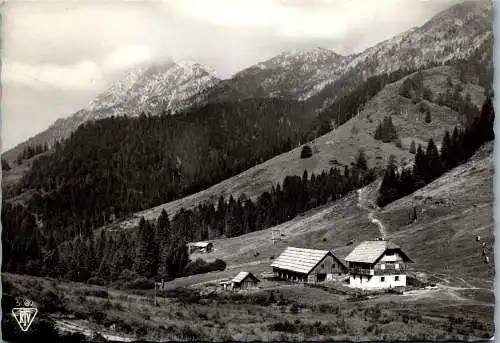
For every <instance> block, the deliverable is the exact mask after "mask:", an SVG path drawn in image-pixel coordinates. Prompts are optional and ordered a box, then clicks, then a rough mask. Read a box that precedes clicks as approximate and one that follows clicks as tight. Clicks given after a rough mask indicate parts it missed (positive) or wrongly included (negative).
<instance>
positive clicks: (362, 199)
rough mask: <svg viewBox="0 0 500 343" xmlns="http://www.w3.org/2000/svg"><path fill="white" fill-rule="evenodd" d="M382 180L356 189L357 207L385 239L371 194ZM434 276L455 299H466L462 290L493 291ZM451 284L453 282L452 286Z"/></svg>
mask: <svg viewBox="0 0 500 343" xmlns="http://www.w3.org/2000/svg"><path fill="white" fill-rule="evenodd" d="M381 183H382V181H381V180H380V181H378V182H377V183H375V184H371V185H368V186H365V187H363V188H360V189H358V191H357V192H358V207H360V208H361V209H363V210H365V211H368V219H369V220H370V222H372V223H373V224H375V225H377V227H378V228H379V232H380V235H381V238H382V239H387V238H388V234H387V229H386V227H385V225H384V223H382V221H381V220H380V219H378V218H376V214H377V213H378V212H379V211H380V207H378V206H377V205H376V203H375V202H374V200H373V198H372V196H373V194H374V191H375V190H377V189H379V187H380V184H381ZM432 275H433V276H435V277H436V278H438V279H440V280H441V281H442V282H439V283H437V286H438V288H439V290H440V292H444V293H447V294H448V296H450V297H452V298H454V299H455V300H462V301H465V300H468V299H466V298H463V297H461V296H460V295H459V294H458V292H460V291H464V290H487V291H493V290H492V289H490V288H484V287H476V286H474V285H472V284H471V283H469V282H467V281H466V280H465V279H464V278H462V277H456V278H455V279H456V280H453V281H455V282H452V281H451V280H449V279H448V278H447V277H446V276H445V275H443V276H445V277H443V276H439V275H440V274H432ZM452 284H454V285H453V286H452ZM433 293H434V292H433V290H430V289H425V290H418V291H415V292H410V293H409V294H408V296H410V297H414V298H415V299H418V298H421V297H425V296H429V295H432V294H433Z"/></svg>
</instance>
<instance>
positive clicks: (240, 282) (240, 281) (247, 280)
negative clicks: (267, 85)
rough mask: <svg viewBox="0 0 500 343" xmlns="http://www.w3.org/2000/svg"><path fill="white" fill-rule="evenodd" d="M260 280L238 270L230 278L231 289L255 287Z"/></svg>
mask: <svg viewBox="0 0 500 343" xmlns="http://www.w3.org/2000/svg"><path fill="white" fill-rule="evenodd" d="M259 282H260V280H259V279H258V278H257V277H256V276H255V275H253V274H252V273H249V272H240V273H238V275H236V276H235V278H234V279H232V280H231V287H232V288H233V289H250V288H256V287H257V285H258V283H259Z"/></svg>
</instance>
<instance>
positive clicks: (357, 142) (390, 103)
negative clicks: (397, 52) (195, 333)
mask: <svg viewBox="0 0 500 343" xmlns="http://www.w3.org/2000/svg"><path fill="white" fill-rule="evenodd" d="M413 76H414V74H413V75H410V76H408V77H405V78H403V79H401V80H399V81H397V82H394V83H392V84H388V85H387V86H386V87H385V88H384V89H383V90H382V91H381V92H379V93H378V94H377V95H376V96H375V97H373V98H372V99H371V100H370V101H368V103H367V104H366V105H365V106H364V109H363V110H362V111H361V112H360V113H359V115H357V116H356V117H354V118H352V119H351V120H349V121H348V122H346V123H345V124H343V125H342V126H340V127H338V128H337V129H336V130H334V131H332V132H330V133H328V134H326V135H323V136H321V137H319V138H318V139H316V140H315V142H314V144H313V150H314V151H315V153H314V154H313V156H312V157H311V158H308V159H301V158H300V152H301V150H302V147H303V146H302V145H301V146H299V147H297V148H295V149H293V150H291V151H289V152H286V153H283V154H281V155H278V156H276V157H274V158H272V159H270V160H268V161H266V162H264V163H262V164H258V165H256V166H254V167H252V168H250V169H248V170H246V171H244V172H242V173H240V174H238V175H236V176H234V177H232V178H229V179H227V180H225V181H223V182H221V183H219V184H216V185H214V186H212V187H210V188H208V189H206V190H204V191H201V192H198V193H196V194H193V195H190V196H188V197H186V198H182V199H179V200H176V201H173V202H170V203H168V204H165V205H161V206H158V207H155V208H152V209H149V210H145V211H141V212H139V213H136V214H135V215H132V216H131V217H130V218H128V219H126V220H124V221H123V222H120V223H117V224H115V225H113V226H114V227H116V226H117V225H118V226H119V227H123V228H126V227H127V228H128V227H133V226H135V225H137V223H138V220H139V218H140V216H145V218H147V219H154V218H157V217H158V216H159V214H160V213H161V211H162V209H165V210H166V211H167V212H168V213H169V215H173V214H175V213H176V212H177V211H178V210H179V209H180V208H181V207H184V208H191V207H192V206H195V205H197V204H198V203H200V202H205V201H208V202H213V203H215V202H216V201H217V199H218V198H219V196H221V195H222V196H224V197H229V195H233V197H235V198H237V197H239V196H240V195H241V194H243V193H244V194H246V195H247V196H250V197H254V196H258V195H259V194H261V193H262V192H264V191H266V190H269V189H270V188H271V187H272V186H273V185H275V184H276V183H277V182H282V181H283V178H284V177H285V176H286V175H302V173H303V172H304V170H307V171H308V172H309V173H321V172H322V171H323V170H329V169H330V168H331V167H335V166H337V167H339V166H340V167H342V166H345V165H349V164H350V163H352V162H353V161H354V158H355V156H356V154H357V153H358V151H359V149H363V150H364V152H365V154H366V157H367V159H368V163H369V165H370V166H374V167H377V168H379V169H382V168H384V167H385V164H386V161H387V159H388V157H389V156H390V155H394V156H395V157H396V160H397V162H398V163H399V164H400V165H401V166H403V165H405V164H406V163H408V162H411V161H412V160H413V155H412V154H411V153H409V151H408V150H409V146H410V144H411V142H412V141H415V142H416V143H417V145H418V143H421V144H426V143H427V140H428V139H429V138H433V139H434V140H435V141H436V142H437V143H440V141H441V139H442V137H443V135H444V133H445V130H450V131H451V130H453V127H454V126H455V125H457V124H459V123H460V120H461V117H460V116H459V115H458V113H457V112H456V111H454V110H452V109H451V108H449V107H446V106H441V105H439V104H437V103H435V102H430V101H427V100H422V101H419V102H417V103H413V102H412V101H411V100H410V99H407V98H404V97H402V96H400V95H399V90H400V88H401V86H402V84H403V83H404V82H405V80H407V79H408V78H410V77H413ZM422 77H423V84H424V86H425V87H428V88H429V89H431V91H432V93H433V94H434V95H436V96H435V98H436V99H437V95H438V94H439V93H443V92H446V91H447V90H448V89H449V88H450V86H449V84H448V79H449V80H450V81H451V82H452V84H453V85H454V86H452V87H455V86H456V85H458V84H461V81H460V78H459V77H460V71H459V69H458V68H457V67H452V66H444V67H436V68H431V69H429V70H426V71H424V72H423V73H422ZM483 92H484V90H483V89H482V87H480V86H477V85H473V84H470V83H466V84H465V85H464V86H463V90H462V93H463V96H464V97H465V93H469V94H470V95H471V99H472V100H471V101H472V102H473V103H474V104H475V105H476V106H477V107H480V106H481V105H482V102H483V101H484V95H483ZM422 103H426V104H428V106H429V107H430V108H431V114H432V121H431V122H430V123H425V120H424V117H425V114H424V113H422V112H421V111H420V107H421V106H422ZM387 115H391V116H392V120H393V123H394V125H395V127H396V129H397V131H398V134H399V137H400V138H401V144H402V145H401V147H400V148H398V147H397V146H396V145H395V143H394V142H391V143H383V142H382V141H379V140H375V139H374V132H375V130H376V128H377V126H378V125H379V122H380V121H382V120H383V118H384V117H385V116H387Z"/></svg>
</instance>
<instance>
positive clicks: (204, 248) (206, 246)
mask: <svg viewBox="0 0 500 343" xmlns="http://www.w3.org/2000/svg"><path fill="white" fill-rule="evenodd" d="M188 250H189V253H190V254H192V253H194V252H199V253H202V254H206V253H210V252H212V251H213V250H214V245H213V243H211V242H193V243H188Z"/></svg>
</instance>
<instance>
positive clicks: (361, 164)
mask: <svg viewBox="0 0 500 343" xmlns="http://www.w3.org/2000/svg"><path fill="white" fill-rule="evenodd" d="M354 165H355V166H356V168H357V169H358V170H360V171H362V172H366V171H367V170H368V162H367V161H366V155H365V152H364V151H363V150H359V151H358V155H357V156H356V162H355V163H354Z"/></svg>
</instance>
